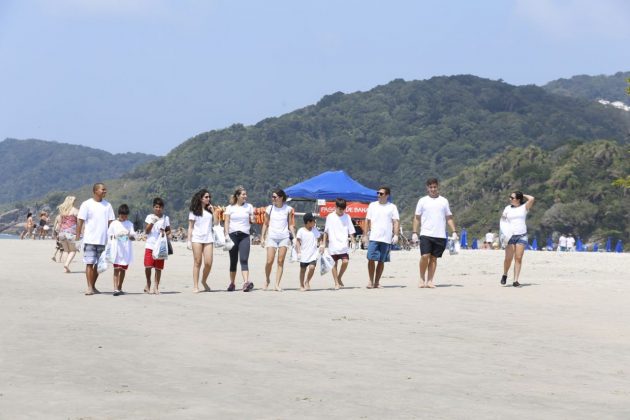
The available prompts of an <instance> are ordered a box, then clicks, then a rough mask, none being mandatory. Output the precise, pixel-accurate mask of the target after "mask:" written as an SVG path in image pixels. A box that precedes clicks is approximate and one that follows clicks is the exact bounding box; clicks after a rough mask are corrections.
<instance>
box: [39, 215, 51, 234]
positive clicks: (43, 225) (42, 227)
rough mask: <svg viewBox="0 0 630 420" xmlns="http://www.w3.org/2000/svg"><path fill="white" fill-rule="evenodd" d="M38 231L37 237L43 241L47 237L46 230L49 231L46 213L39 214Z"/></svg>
mask: <svg viewBox="0 0 630 420" xmlns="http://www.w3.org/2000/svg"><path fill="white" fill-rule="evenodd" d="M38 225H39V226H38V229H37V236H38V237H39V239H45V238H46V235H48V229H50V226H48V213H46V212H45V211H42V212H41V213H40V214H39V223H38Z"/></svg>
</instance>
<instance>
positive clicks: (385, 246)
mask: <svg viewBox="0 0 630 420" xmlns="http://www.w3.org/2000/svg"><path fill="white" fill-rule="evenodd" d="M390 193H391V190H390V189H389V187H380V188H379V189H378V191H377V193H376V196H377V197H378V200H377V201H374V202H372V203H370V205H369V206H368V210H367V214H366V216H365V222H366V229H365V230H366V232H365V234H364V235H363V243H364V244H367V249H368V250H367V259H368V276H369V279H368V284H367V288H368V289H379V288H380V287H381V283H380V281H381V276H382V275H383V270H384V269H385V263H386V262H389V261H390V255H389V254H390V251H391V247H392V244H397V243H398V232H399V231H400V216H399V214H398V208H397V207H396V205H395V204H393V203H389V202H388V201H387V200H388V199H389V195H390Z"/></svg>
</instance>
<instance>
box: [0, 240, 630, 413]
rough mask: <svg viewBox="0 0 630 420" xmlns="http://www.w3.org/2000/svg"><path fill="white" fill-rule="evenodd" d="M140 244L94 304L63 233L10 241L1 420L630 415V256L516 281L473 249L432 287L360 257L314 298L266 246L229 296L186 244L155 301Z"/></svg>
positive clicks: (294, 269)
mask: <svg viewBox="0 0 630 420" xmlns="http://www.w3.org/2000/svg"><path fill="white" fill-rule="evenodd" d="M135 245H136V248H135V262H136V264H135V265H134V266H132V267H131V268H130V271H129V272H128V274H127V278H126V280H125V291H126V292H127V293H126V294H125V295H123V296H117V297H114V296H112V294H111V292H112V280H111V278H112V272H111V270H109V271H107V272H105V273H103V274H102V275H101V276H100V277H99V281H98V283H97V287H98V288H99V289H100V290H101V292H103V293H102V294H100V295H95V296H84V295H83V292H84V290H85V276H84V274H83V269H84V266H83V265H82V262H81V261H82V260H81V257H82V256H81V254H79V255H78V256H77V258H76V260H75V262H74V263H73V264H72V266H71V268H72V270H73V273H71V274H64V273H63V269H62V265H61V264H59V263H54V262H52V261H51V260H50V257H51V256H52V253H53V250H54V242H53V241H31V240H25V241H19V240H3V241H0V253H1V255H2V265H3V270H2V273H1V274H0V279H1V280H2V282H1V284H2V288H1V289H0V290H1V291H0V317H1V319H2V321H3V328H2V332H1V333H0V372H1V373H0V418H2V419H32V418H63V419H66V418H67V419H109V418H112V419H120V418H125V419H126V418H133V419H138V418H140V419H156V418H159V419H191V418H218V419H232V418H235V419H236V418H258V419H292V418H352V419H355V418H356V419H359V418H361V419H390V418H404V419H407V418H456V419H460V418H461V419H463V418H484V419H485V418H493V419H494V418H496V419H502V418H505V419H515V418H520V419H526V418H527V419H531V418H536V419H556V418H567V419H568V418H570V419H576V418H585V419H586V418H589V419H592V418H597V419H627V418H630V367H629V366H630V323H629V322H628V320H629V319H630V305H629V304H628V303H629V302H630V282H629V281H628V280H630V276H629V274H628V271H627V270H628V267H630V255H628V254H605V253H599V254H593V253H571V254H557V253H550V252H527V253H526V255H525V260H524V268H523V272H522V275H521V283H523V284H524V287H522V288H520V289H517V288H512V287H500V286H499V278H500V275H501V267H502V259H503V253H502V252H501V251H463V252H462V253H460V254H459V255H456V256H448V255H446V256H445V257H444V258H442V259H441V260H440V261H439V265H438V275H437V278H436V280H437V284H438V286H439V287H437V288H436V289H419V288H418V287H417V282H418V266H417V265H418V251H417V250H415V251H398V252H395V253H393V256H392V262H391V263H389V264H388V265H387V266H386V269H385V273H384V276H383V279H382V284H383V285H384V286H385V287H384V288H383V289H380V290H367V289H365V285H366V283H367V281H366V279H367V278H366V276H367V269H366V260H365V252H364V251H356V252H354V253H353V254H352V255H351V260H350V265H349V269H348V271H347V273H346V275H345V277H344V282H345V284H346V286H347V287H346V289H344V290H340V291H335V290H333V289H332V285H333V281H332V277H331V276H330V275H326V276H324V277H322V276H320V275H319V274H316V275H315V278H314V280H313V287H314V290H313V291H311V292H306V293H303V292H300V291H299V290H297V289H298V285H299V283H298V270H299V267H298V265H297V264H290V263H288V262H287V264H286V266H285V275H284V279H283V286H284V288H285V291H284V292H281V293H279V292H271V291H270V292H265V291H262V290H260V286H261V285H262V281H263V269H264V250H263V249H262V248H260V247H254V248H253V249H254V250H253V253H252V257H251V259H250V267H251V273H252V276H251V277H252V280H253V281H254V283H255V285H256V289H255V290H254V291H253V292H252V293H242V292H234V293H228V292H225V288H226V287H227V285H228V256H227V253H226V252H224V251H222V250H218V251H215V259H214V266H213V269H212V273H211V275H210V281H209V283H210V286H211V287H212V288H213V292H210V293H200V294H193V293H192V292H191V290H192V278H191V266H192V256H191V252H190V251H188V250H186V249H185V246H184V244H183V243H175V255H173V256H172V257H171V258H170V259H169V260H168V261H167V262H166V269H165V271H164V274H163V281H162V287H161V288H162V294H161V295H160V296H152V295H146V294H143V293H142V290H143V286H144V270H143V268H142V262H141V258H140V257H141V252H142V249H141V248H142V245H143V244H142V243H137V244H135ZM238 278H239V279H240V274H239V277H238ZM509 281H510V283H511V279H510V280H509ZM510 283H509V284H510Z"/></svg>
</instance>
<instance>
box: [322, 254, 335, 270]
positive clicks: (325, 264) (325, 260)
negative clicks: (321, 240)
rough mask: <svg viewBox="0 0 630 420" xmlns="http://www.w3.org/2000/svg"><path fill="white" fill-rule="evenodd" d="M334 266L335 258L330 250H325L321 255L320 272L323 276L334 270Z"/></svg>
mask: <svg viewBox="0 0 630 420" xmlns="http://www.w3.org/2000/svg"><path fill="white" fill-rule="evenodd" d="M334 266H335V260H333V258H332V257H331V256H330V254H329V253H328V251H324V253H323V254H321V255H320V256H319V274H321V275H322V276H323V275H324V274H326V273H328V272H329V271H330V270H332V268H333V267H334Z"/></svg>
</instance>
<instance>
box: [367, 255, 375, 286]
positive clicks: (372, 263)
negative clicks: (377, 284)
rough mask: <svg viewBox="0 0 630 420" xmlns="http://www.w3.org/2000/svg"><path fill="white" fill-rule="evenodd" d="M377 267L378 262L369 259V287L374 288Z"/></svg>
mask: <svg viewBox="0 0 630 420" xmlns="http://www.w3.org/2000/svg"><path fill="white" fill-rule="evenodd" d="M375 267H376V262H375V261H372V260H368V276H369V283H368V285H367V288H368V289H372V288H374V272H375Z"/></svg>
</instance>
